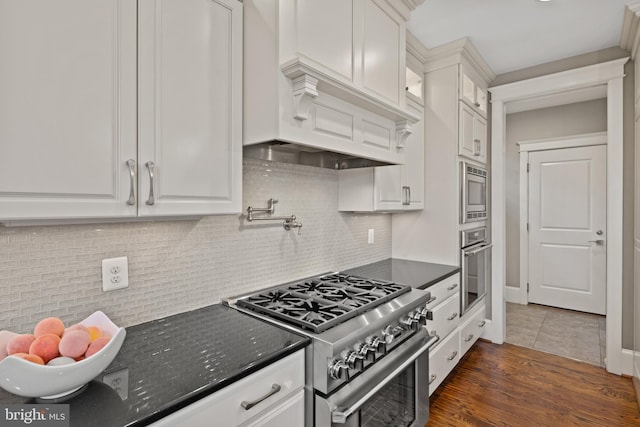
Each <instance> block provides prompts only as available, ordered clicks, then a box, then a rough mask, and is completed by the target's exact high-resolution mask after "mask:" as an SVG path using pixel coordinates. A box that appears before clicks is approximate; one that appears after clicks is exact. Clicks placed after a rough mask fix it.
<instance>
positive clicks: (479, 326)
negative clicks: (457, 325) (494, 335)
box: [478, 320, 487, 328]
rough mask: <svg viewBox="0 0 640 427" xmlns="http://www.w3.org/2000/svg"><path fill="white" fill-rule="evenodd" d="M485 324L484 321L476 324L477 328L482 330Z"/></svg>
mask: <svg viewBox="0 0 640 427" xmlns="http://www.w3.org/2000/svg"><path fill="white" fill-rule="evenodd" d="M486 323H487V322H486V321H485V320H483V321H481V322H478V328H484V325H485V324H486Z"/></svg>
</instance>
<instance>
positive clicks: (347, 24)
mask: <svg viewBox="0 0 640 427" xmlns="http://www.w3.org/2000/svg"><path fill="white" fill-rule="evenodd" d="M295 14H296V24H297V31H298V52H299V53H300V54H301V55H305V56H307V57H309V58H310V59H312V60H314V61H316V62H317V63H319V64H322V65H324V66H325V67H328V68H330V69H331V70H333V71H335V72H337V73H339V74H341V75H342V76H344V77H346V78H347V79H348V80H353V0H322V1H308V0H298V1H296V2H295Z"/></svg>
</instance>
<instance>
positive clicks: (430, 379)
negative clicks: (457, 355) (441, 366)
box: [429, 374, 438, 384]
mask: <svg viewBox="0 0 640 427" xmlns="http://www.w3.org/2000/svg"><path fill="white" fill-rule="evenodd" d="M436 378H438V376H437V375H436V374H431V375H430V376H429V384H431V383H432V382H434V381H435V380H436Z"/></svg>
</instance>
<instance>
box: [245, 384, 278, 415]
mask: <svg viewBox="0 0 640 427" xmlns="http://www.w3.org/2000/svg"><path fill="white" fill-rule="evenodd" d="M280 389H282V387H280V385H279V384H273V385H272V386H271V390H270V391H269V393H267V394H265V395H264V396H262V397H260V398H258V399H256V400H253V401H251V402H247V401H246V400H243V401H242V403H240V406H242V408H243V409H244V410H246V411H248V410H249V409H251V408H253V407H254V406H256V405H257V404H258V403H260V402H262V401H263V400H265V399H268V398H269V397H271V396H273V395H274V394H276V393H277V392H279V391H280Z"/></svg>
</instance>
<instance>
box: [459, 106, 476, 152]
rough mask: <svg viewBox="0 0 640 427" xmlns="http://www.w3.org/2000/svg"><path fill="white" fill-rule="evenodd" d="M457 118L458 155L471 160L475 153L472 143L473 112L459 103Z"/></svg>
mask: <svg viewBox="0 0 640 427" xmlns="http://www.w3.org/2000/svg"><path fill="white" fill-rule="evenodd" d="M458 105H459V118H458V120H459V121H458V126H459V133H458V138H459V141H458V154H459V155H461V156H465V157H468V158H471V159H473V158H474V157H475V156H474V152H475V143H474V141H473V140H474V131H473V126H474V117H475V115H474V112H473V110H472V109H471V107H469V106H468V105H467V104H465V103H463V102H459V103H458Z"/></svg>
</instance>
